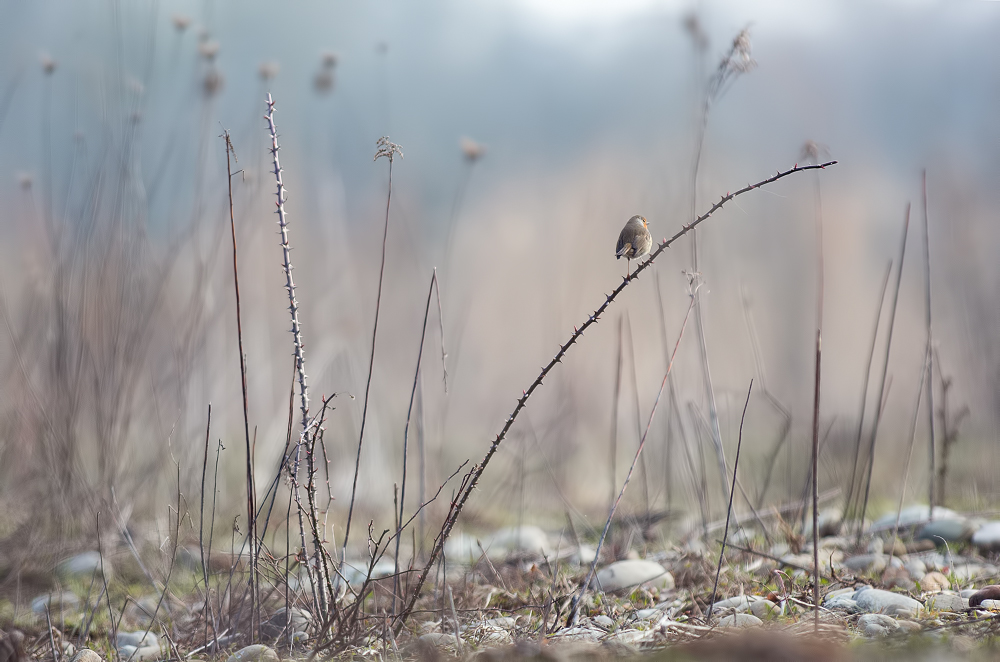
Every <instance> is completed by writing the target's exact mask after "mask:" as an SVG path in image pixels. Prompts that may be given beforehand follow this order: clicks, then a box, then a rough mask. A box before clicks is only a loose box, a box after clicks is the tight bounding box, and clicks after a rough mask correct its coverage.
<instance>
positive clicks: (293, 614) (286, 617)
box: [260, 607, 312, 639]
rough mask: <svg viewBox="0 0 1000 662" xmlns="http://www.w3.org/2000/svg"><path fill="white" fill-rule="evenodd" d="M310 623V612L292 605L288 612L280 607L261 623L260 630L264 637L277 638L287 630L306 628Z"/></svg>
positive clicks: (294, 630)
mask: <svg viewBox="0 0 1000 662" xmlns="http://www.w3.org/2000/svg"><path fill="white" fill-rule="evenodd" d="M311 623H312V614H310V613H309V612H308V611H306V610H305V609H299V608H298V607H292V609H291V611H290V613H289V612H286V610H285V608H284V607H282V608H280V609H278V610H277V611H276V612H274V614H273V615H272V616H271V618H269V619H267V621H265V622H264V623H263V624H262V625H261V628H260V632H261V635H263V636H264V638H265V639H277V638H278V637H279V636H281V634H282V633H283V632H286V631H287V630H291V631H292V632H299V631H303V630H306V629H308V628H309V625H310V624H311ZM286 628H287V630H286Z"/></svg>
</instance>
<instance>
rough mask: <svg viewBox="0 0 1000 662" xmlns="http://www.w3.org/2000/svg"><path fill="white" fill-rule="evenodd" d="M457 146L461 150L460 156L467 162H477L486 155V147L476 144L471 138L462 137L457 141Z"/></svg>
mask: <svg viewBox="0 0 1000 662" xmlns="http://www.w3.org/2000/svg"><path fill="white" fill-rule="evenodd" d="M458 146H459V147H460V148H461V150H462V156H464V157H465V159H466V160H467V161H478V160H479V159H481V158H483V156H485V155H486V145H483V144H482V143H477V142H476V141H475V140H473V139H472V138H468V137H466V136H462V138H461V140H459V141H458Z"/></svg>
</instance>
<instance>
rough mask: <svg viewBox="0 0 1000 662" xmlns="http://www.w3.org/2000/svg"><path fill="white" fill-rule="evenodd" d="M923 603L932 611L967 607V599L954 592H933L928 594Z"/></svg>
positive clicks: (951, 610) (957, 610)
mask: <svg viewBox="0 0 1000 662" xmlns="http://www.w3.org/2000/svg"><path fill="white" fill-rule="evenodd" d="M924 604H925V606H926V607H927V608H928V609H930V610H933V611H950V612H960V611H962V610H963V609H967V608H968V606H969V600H968V599H966V598H963V597H962V596H960V595H955V594H954V593H935V594H934V595H931V596H929V597H928V598H927V599H926V600H925V602H924Z"/></svg>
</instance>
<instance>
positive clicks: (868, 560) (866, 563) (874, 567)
mask: <svg viewBox="0 0 1000 662" xmlns="http://www.w3.org/2000/svg"><path fill="white" fill-rule="evenodd" d="M876 540H878V538H876ZM888 564H889V557H888V556H886V555H885V554H858V555H857V556H849V557H848V558H846V559H844V560H843V561H842V562H841V565H843V566H844V567H845V568H847V569H848V570H850V571H851V572H881V571H883V570H885V567H886V566H887V565H888Z"/></svg>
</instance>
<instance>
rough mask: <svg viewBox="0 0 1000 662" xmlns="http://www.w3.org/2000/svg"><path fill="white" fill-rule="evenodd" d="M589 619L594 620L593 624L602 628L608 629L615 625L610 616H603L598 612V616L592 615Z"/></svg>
mask: <svg viewBox="0 0 1000 662" xmlns="http://www.w3.org/2000/svg"><path fill="white" fill-rule="evenodd" d="M590 620H591V621H593V622H594V625H598V626H600V627H602V628H604V629H605V630H610V629H611V628H613V627H614V626H615V622H614V621H613V620H611V618H610V617H608V616H605V615H604V614H600V615H598V616H594V617H593V618H592V619H590Z"/></svg>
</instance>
